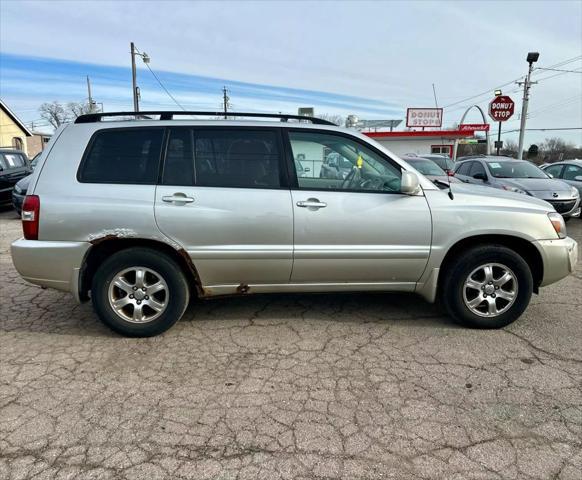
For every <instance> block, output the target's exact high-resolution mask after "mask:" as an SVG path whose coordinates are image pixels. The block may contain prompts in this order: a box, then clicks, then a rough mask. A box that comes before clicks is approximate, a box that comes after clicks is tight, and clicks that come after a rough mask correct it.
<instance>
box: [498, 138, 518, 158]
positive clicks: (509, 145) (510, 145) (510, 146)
mask: <svg viewBox="0 0 582 480" xmlns="http://www.w3.org/2000/svg"><path fill="white" fill-rule="evenodd" d="M504 143H505V144H504V146H503V148H502V149H501V152H500V153H501V155H506V156H508V157H514V158H516V157H517V150H518V149H519V147H518V146H517V143H515V142H514V141H513V140H507V141H506V142H504Z"/></svg>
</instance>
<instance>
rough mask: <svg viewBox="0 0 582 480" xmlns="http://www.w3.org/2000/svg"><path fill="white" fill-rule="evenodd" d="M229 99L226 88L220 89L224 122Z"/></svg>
mask: <svg viewBox="0 0 582 480" xmlns="http://www.w3.org/2000/svg"><path fill="white" fill-rule="evenodd" d="M229 100H230V98H229V97H228V94H227V90H226V86H224V87H222V104H223V108H224V119H225V120H226V117H227V111H228V101H229Z"/></svg>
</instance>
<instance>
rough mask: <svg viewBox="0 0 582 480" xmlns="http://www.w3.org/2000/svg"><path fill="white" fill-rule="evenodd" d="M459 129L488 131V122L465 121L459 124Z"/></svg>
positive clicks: (464, 130)
mask: <svg viewBox="0 0 582 480" xmlns="http://www.w3.org/2000/svg"><path fill="white" fill-rule="evenodd" d="M459 130H460V131H461V132H488V131H489V124H488V123H463V124H462V125H459Z"/></svg>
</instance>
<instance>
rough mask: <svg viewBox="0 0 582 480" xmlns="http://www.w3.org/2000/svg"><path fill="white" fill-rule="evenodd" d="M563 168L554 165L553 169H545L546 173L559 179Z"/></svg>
mask: <svg viewBox="0 0 582 480" xmlns="http://www.w3.org/2000/svg"><path fill="white" fill-rule="evenodd" d="M562 166H563V165H552V166H551V167H548V168H544V172H546V173H548V174H550V175H552V176H553V177H554V178H559V176H560V172H561V171H562Z"/></svg>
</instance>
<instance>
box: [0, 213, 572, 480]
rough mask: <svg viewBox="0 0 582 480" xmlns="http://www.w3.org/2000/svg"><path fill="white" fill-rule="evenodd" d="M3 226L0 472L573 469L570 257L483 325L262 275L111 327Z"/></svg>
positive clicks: (451, 475) (425, 473) (563, 474)
mask: <svg viewBox="0 0 582 480" xmlns="http://www.w3.org/2000/svg"><path fill="white" fill-rule="evenodd" d="M568 228H569V233H570V235H571V236H573V237H574V238H576V240H578V242H581V241H582V221H580V220H578V219H573V220H572V221H570V222H569V223H568ZM19 236H20V222H19V221H18V219H17V217H16V215H15V214H14V213H13V212H11V211H4V212H2V213H0V279H1V280H0V299H1V300H0V478H31V477H34V478H77V477H78V478H136V479H138V478H151V479H156V478H195V479H203V478H209V479H235V478H237V479H243V478H265V479H273V478H275V479H276V478H289V479H309V478H344V479H356V478H366V479H372V478H397V479H413V478H423V479H424V478H430V479H434V478H443V479H445V478H446V479H455V478H458V479H465V478H486V479H490V478H515V479H529V478H544V479H545V478H558V479H580V478H581V477H582V320H581V318H582V295H581V294H582V266H580V265H579V266H578V268H577V271H576V272H575V274H574V275H573V276H570V277H568V278H566V279H564V280H562V281H561V282H559V283H558V284H555V285H552V286H550V287H548V288H545V289H543V290H542V292H541V295H539V296H534V298H533V300H532V304H531V305H530V307H529V308H528V310H527V311H526V313H525V315H524V316H523V317H522V318H521V319H520V320H519V321H518V322H516V323H515V324H513V325H511V326H509V327H507V328H505V329H503V330H497V331H477V330H468V329H463V328H460V327H457V326H456V325H454V324H452V323H451V322H450V321H449V320H448V319H447V318H446V317H444V316H443V315H442V314H441V313H440V311H439V310H438V308H437V307H435V306H431V305H429V304H426V303H424V302H423V301H422V300H420V299H419V298H417V297H413V296H405V295H394V294H390V295H388V294H365V295H363V294H360V295H358V294H352V295H299V296H293V295H272V296H249V297H246V298H225V299H218V300H209V301H206V302H202V303H198V304H194V305H192V306H191V307H190V309H189V310H188V312H187V313H186V316H185V318H184V319H183V320H182V321H181V322H179V323H178V324H177V325H176V326H175V327H174V328H173V329H172V330H170V331H169V332H167V333H166V334H165V335H163V336H160V337H156V338H150V339H126V338H122V337H120V336H117V335H115V334H114V333H112V332H111V331H110V330H109V329H107V328H106V327H104V326H103V325H101V323H100V322H99V321H98V320H97V317H96V315H95V314H94V313H93V311H92V309H91V306H90V305H80V306H79V305H77V304H75V302H74V300H73V299H72V297H71V296H69V295H66V294H62V293H59V292H57V291H50V290H42V289H40V288H38V287H35V286H32V285H27V284H25V283H24V282H23V281H22V280H21V279H20V277H19V276H18V274H17V273H16V271H15V270H14V267H13V266H12V261H11V259H10V254H9V245H10V242H11V241H12V240H14V239H16V238H18V237H19Z"/></svg>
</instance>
